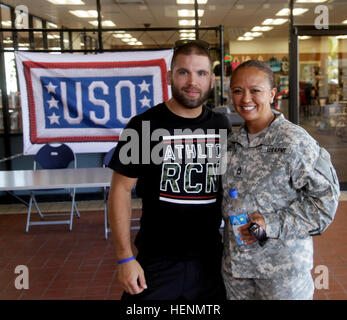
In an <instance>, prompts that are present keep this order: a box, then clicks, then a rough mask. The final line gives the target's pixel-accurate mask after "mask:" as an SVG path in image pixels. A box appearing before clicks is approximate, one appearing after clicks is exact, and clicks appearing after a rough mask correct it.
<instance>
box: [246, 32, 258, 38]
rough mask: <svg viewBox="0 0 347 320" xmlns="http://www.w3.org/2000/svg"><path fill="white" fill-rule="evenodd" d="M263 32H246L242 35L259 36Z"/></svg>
mask: <svg viewBox="0 0 347 320" xmlns="http://www.w3.org/2000/svg"><path fill="white" fill-rule="evenodd" d="M262 34H263V33H262V32H246V33H245V34H244V35H243V36H244V37H260V36H261V35H262Z"/></svg>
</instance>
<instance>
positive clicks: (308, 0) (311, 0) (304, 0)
mask: <svg viewBox="0 0 347 320" xmlns="http://www.w3.org/2000/svg"><path fill="white" fill-rule="evenodd" d="M327 1H328V0H296V3H323V2H327Z"/></svg>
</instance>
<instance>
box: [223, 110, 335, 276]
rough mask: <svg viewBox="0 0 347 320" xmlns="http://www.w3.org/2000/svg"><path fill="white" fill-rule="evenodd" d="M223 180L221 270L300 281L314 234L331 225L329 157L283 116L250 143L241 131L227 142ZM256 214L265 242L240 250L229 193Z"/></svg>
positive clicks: (309, 258) (332, 205)
mask: <svg viewBox="0 0 347 320" xmlns="http://www.w3.org/2000/svg"><path fill="white" fill-rule="evenodd" d="M227 154H228V157H227V161H228V163H227V171H226V174H224V176H223V178H222V179H223V180H222V181H223V218H224V220H225V222H226V224H225V228H224V259H223V268H224V269H226V270H228V272H231V274H232V275H233V276H234V277H236V278H258V279H268V278H281V277H289V276H300V275H302V274H303V273H306V274H307V272H308V271H309V270H311V269H312V267H313V243H312V237H311V236H312V235H316V234H320V233H321V232H323V231H324V230H325V229H326V228H327V227H328V225H329V224H330V223H331V222H332V220H333V218H334V215H335V212H336V209H337V205H338V197H339V194H340V191H339V184H338V179H337V176H336V172H335V169H334V168H333V166H332V164H331V161H330V155H329V153H328V152H327V151H326V150H325V149H324V148H321V147H319V145H318V143H317V142H316V141H315V140H314V139H313V138H312V137H311V136H310V135H309V134H308V133H307V132H306V131H305V130H304V129H303V128H301V127H299V126H297V125H294V124H293V123H291V122H289V121H287V120H286V119H285V118H284V117H283V115H282V114H280V115H278V116H277V117H276V119H275V120H274V121H273V122H272V124H271V125H270V126H269V127H267V128H266V129H264V130H263V131H262V132H261V133H260V134H259V135H258V136H256V137H255V138H254V139H253V140H252V141H251V142H249V139H248V134H247V130H246V128H245V127H242V128H241V129H240V130H239V131H237V132H233V133H231V134H230V135H229V137H228V152H227ZM231 188H233V189H237V190H238V192H239V195H240V196H241V197H243V198H244V199H245V202H246V204H247V206H248V210H249V212H250V213H251V212H256V211H257V212H260V213H261V214H262V215H263V217H264V219H265V223H266V233H267V236H268V237H269V239H268V241H267V242H266V243H265V245H264V246H263V247H261V246H259V245H258V243H256V244H253V245H250V249H249V250H248V251H246V252H241V251H239V249H238V247H237V244H236V242H235V240H234V239H235V238H234V237H233V235H232V229H231V226H230V222H229V219H228V210H229V208H230V197H229V195H228V191H229V189H231Z"/></svg>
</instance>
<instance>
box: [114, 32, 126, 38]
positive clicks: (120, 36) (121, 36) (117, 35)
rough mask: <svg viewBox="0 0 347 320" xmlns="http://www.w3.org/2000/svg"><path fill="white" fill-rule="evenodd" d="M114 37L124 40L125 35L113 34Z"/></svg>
mask: <svg viewBox="0 0 347 320" xmlns="http://www.w3.org/2000/svg"><path fill="white" fill-rule="evenodd" d="M113 36H114V37H115V38H119V39H121V38H124V34H122V33H116V34H113Z"/></svg>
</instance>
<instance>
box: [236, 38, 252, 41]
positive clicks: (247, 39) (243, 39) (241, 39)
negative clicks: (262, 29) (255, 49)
mask: <svg viewBox="0 0 347 320" xmlns="http://www.w3.org/2000/svg"><path fill="white" fill-rule="evenodd" d="M253 39H254V38H253V37H238V38H237V40H239V41H250V40H253Z"/></svg>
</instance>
